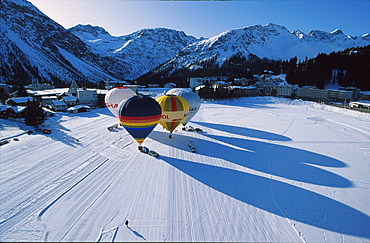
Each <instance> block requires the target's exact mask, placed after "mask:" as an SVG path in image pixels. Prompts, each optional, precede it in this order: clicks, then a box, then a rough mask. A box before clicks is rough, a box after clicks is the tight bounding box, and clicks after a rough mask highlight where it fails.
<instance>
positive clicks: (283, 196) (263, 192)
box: [161, 156, 370, 238]
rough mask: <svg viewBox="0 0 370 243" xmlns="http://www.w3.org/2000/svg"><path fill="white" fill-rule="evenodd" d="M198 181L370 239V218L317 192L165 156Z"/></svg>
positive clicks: (297, 218) (260, 205) (263, 206)
mask: <svg viewBox="0 0 370 243" xmlns="http://www.w3.org/2000/svg"><path fill="white" fill-rule="evenodd" d="M161 159H162V160H164V161H165V162H167V163H168V164H170V165H172V166H173V167H175V168H177V169H178V170H180V171H182V172H184V173H186V174H187V175H189V176H190V177H192V178H194V179H196V180H197V181H199V182H201V183H203V184H205V185H207V186H209V187H211V188H213V189H215V190H217V191H219V192H221V193H223V194H225V195H228V196H230V197H232V198H235V199H237V200H240V201H242V202H244V203H247V204H249V205H252V206H254V207H257V208H260V209H262V210H265V211H267V212H270V213H273V214H275V215H279V216H281V217H287V218H289V219H291V220H295V221H298V222H301V223H305V224H308V225H311V226H314V227H318V228H322V229H326V230H330V231H334V232H338V233H343V234H348V235H354V236H358V237H366V238H368V237H370V231H369V229H370V217H369V216H367V215H366V214H364V213H362V212H360V211H358V210H356V209H354V208H351V207H349V206H347V205H345V204H343V203H340V202H338V201H335V200H333V199H330V198H328V197H325V196H322V195H320V194H317V193H315V192H312V191H309V190H306V189H302V188H299V187H296V186H293V185H289V184H286V183H283V182H280V181H276V180H273V179H269V178H265V177H261V176H257V175H252V174H249V173H244V172H240V171H236V170H232V169H227V168H222V167H218V166H212V165H205V164H200V163H195V162H190V161H185V160H180V159H174V158H170V157H166V156H161Z"/></svg>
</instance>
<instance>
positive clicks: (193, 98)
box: [166, 88, 201, 126]
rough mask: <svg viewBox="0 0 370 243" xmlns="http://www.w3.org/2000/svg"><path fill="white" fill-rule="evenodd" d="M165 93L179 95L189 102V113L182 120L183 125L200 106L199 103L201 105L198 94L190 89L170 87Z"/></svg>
mask: <svg viewBox="0 0 370 243" xmlns="http://www.w3.org/2000/svg"><path fill="white" fill-rule="evenodd" d="M166 94H167V95H177V96H180V97H182V98H184V99H185V100H186V101H187V102H188V104H189V115H188V116H187V117H186V118H185V120H184V121H183V122H182V125H184V126H185V125H186V124H187V123H188V122H189V121H190V120H191V119H192V118H193V117H194V116H195V114H196V113H197V112H198V111H199V108H200V105H201V99H200V97H199V95H197V94H196V93H194V92H192V91H191V90H188V89H183V88H174V89H170V90H169V91H167V93H166Z"/></svg>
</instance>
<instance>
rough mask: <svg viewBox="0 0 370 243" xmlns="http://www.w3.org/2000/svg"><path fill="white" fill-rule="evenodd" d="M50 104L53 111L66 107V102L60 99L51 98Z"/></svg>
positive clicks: (62, 109)
mask: <svg viewBox="0 0 370 243" xmlns="http://www.w3.org/2000/svg"><path fill="white" fill-rule="evenodd" d="M50 106H51V108H52V110H54V111H65V110H66V109H67V105H66V103H64V102H63V101H61V100H53V101H52V102H51V104H50Z"/></svg>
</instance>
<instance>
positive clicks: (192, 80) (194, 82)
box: [188, 77, 205, 88]
mask: <svg viewBox="0 0 370 243" xmlns="http://www.w3.org/2000/svg"><path fill="white" fill-rule="evenodd" d="M188 82H189V87H190V88H196V87H198V86H200V85H202V84H204V83H205V82H204V78H196V77H193V78H188Z"/></svg>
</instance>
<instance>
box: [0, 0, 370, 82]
mask: <svg viewBox="0 0 370 243" xmlns="http://www.w3.org/2000/svg"><path fill="white" fill-rule="evenodd" d="M0 4H1V10H2V11H1V13H0V28H1V32H0V43H1V46H2V48H1V50H0V54H1V57H0V62H1V66H2V70H1V74H0V79H2V80H3V81H5V82H8V83H19V82H23V83H30V82H31V81H32V80H34V79H39V80H40V81H52V82H53V83H54V84H56V83H68V82H70V81H71V80H77V81H91V82H99V81H101V80H106V79H113V80H117V79H121V80H124V79H126V80H127V79H128V80H134V79H137V78H138V77H140V76H141V75H144V74H146V73H148V72H150V73H157V74H158V73H160V75H163V76H166V75H168V74H169V73H171V72H173V71H175V70H178V69H181V68H182V69H189V70H194V69H199V68H204V67H205V66H206V65H214V64H218V65H220V64H222V63H223V62H224V61H225V60H227V59H228V58H230V57H232V56H235V55H238V56H239V57H245V58H248V57H249V56H250V54H253V55H255V56H257V57H260V58H264V57H266V58H270V59H281V60H286V59H289V58H291V57H295V56H297V57H298V58H299V59H304V58H306V57H315V56H316V55H317V54H319V53H330V52H333V51H340V50H344V49H346V48H349V47H356V46H365V45H370V35H369V34H366V35H364V36H362V37H352V36H347V35H345V34H344V33H343V32H342V31H340V30H335V31H333V32H331V33H328V32H324V31H318V30H315V31H311V32H310V33H308V34H305V33H303V32H301V31H299V30H296V31H289V30H288V29H287V28H285V27H283V26H279V25H276V24H271V23H270V24H267V25H266V26H261V25H254V26H249V27H245V28H240V29H232V30H228V31H225V32H223V33H221V34H219V35H217V36H214V37H212V38H208V39H203V38H202V39H196V38H195V37H193V36H188V35H186V34H185V33H184V32H182V31H177V30H172V29H166V28H154V29H142V30H139V31H137V32H134V33H132V34H129V35H125V36H119V37H115V36H111V35H110V34H109V33H108V32H107V31H106V30H104V29H103V28H101V27H93V26H91V25H77V26H75V27H73V28H70V29H68V30H66V29H64V28H63V27H62V26H60V25H59V24H58V23H56V22H55V21H53V20H52V19H50V18H49V17H47V16H46V15H44V14H43V13H42V12H40V11H39V10H38V9H37V8H36V7H35V6H33V5H32V4H31V3H29V2H27V1H26V0H3V1H1V3H0Z"/></svg>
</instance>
